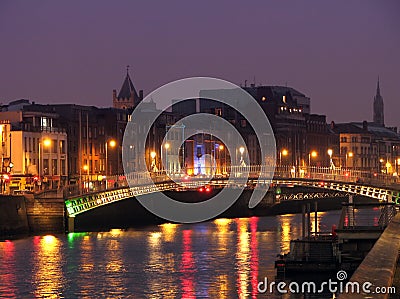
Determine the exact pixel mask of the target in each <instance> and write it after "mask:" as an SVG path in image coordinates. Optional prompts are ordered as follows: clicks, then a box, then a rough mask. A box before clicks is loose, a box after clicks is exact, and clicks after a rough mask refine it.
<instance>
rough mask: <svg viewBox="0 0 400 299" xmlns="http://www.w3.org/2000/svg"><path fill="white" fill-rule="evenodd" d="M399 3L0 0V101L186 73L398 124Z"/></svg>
mask: <svg viewBox="0 0 400 299" xmlns="http://www.w3.org/2000/svg"><path fill="white" fill-rule="evenodd" d="M399 28H400V1H398V0H393V1H329V2H328V1H318V0H316V1H292V2H289V1H197V2H195V1H140V2H139V1H68V2H63V3H60V2H58V1H1V2H0V49H1V50H0V51H1V55H0V102H2V103H8V102H9V101H11V100H15V99H20V98H26V99H31V100H34V101H36V102H38V103H80V104H84V105H97V106H102V107H107V106H111V105H112V90H113V89H119V88H120V87H121V84H122V81H123V79H124V76H125V73H126V65H127V64H129V65H130V66H131V68H130V70H131V75H132V79H133V81H134V84H135V86H136V89H137V90H139V89H144V93H145V94H147V93H149V92H150V91H152V90H153V89H155V88H157V87H159V86H161V85H163V84H165V83H167V82H170V81H173V80H176V79H179V78H184V77H188V76H211V77H218V78H222V79H225V80H228V81H231V82H233V83H236V84H238V85H239V84H244V81H245V80H248V84H250V83H252V82H253V80H254V77H255V82H256V84H264V85H265V84H268V85H285V84H287V85H288V86H291V87H294V88H295V89H297V90H299V91H301V92H303V93H305V94H306V95H307V96H309V97H311V109H312V112H313V113H321V114H326V115H327V116H328V121H331V120H335V121H336V122H343V121H362V120H372V102H373V97H374V94H375V90H376V81H377V77H378V75H379V76H380V78H381V93H382V95H383V98H384V103H385V117H386V119H385V120H386V121H385V122H386V125H390V126H400V119H399V117H398V115H399V114H400V57H399V56H400V30H399Z"/></svg>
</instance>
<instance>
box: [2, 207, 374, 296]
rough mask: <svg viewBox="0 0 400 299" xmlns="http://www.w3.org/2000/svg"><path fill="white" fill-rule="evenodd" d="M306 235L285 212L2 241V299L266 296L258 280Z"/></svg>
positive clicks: (324, 224) (325, 222) (328, 217)
mask: <svg viewBox="0 0 400 299" xmlns="http://www.w3.org/2000/svg"><path fill="white" fill-rule="evenodd" d="M333 215H334V217H332V214H331V212H328V213H319V214H318V219H317V224H316V225H317V226H318V227H319V228H320V229H322V230H323V229H324V228H330V226H331V225H332V224H333V223H335V224H336V223H337V220H338V218H339V215H340V212H337V213H336V214H333ZM371 221H372V219H371ZM300 232H301V215H284V216H274V217H261V218H257V217H252V218H249V219H218V220H214V221H210V222H205V223H199V224H192V225H186V224H179V225H176V224H163V225H159V226H156V225H154V226H149V227H145V228H140V229H132V230H129V231H124V230H111V231H110V232H103V233H79V234H68V235H67V236H64V235H59V236H57V237H54V236H44V237H33V238H27V239H23V240H18V241H12V242H0V261H1V262H0V298H2V297H5V298H13V297H14V298H34V297H40V298H43V297H47V298H59V297H64V298H160V299H161V298H170V299H172V298H252V299H254V298H264V295H265V294H264V295H260V296H258V294H257V285H258V282H259V281H261V280H263V279H264V277H268V279H269V280H273V279H274V276H275V269H274V260H275V258H276V255H277V253H280V252H281V248H288V246H289V242H290V239H295V238H298V237H300ZM285 246H287V247H285ZM27 253H28V254H27ZM27 272H28V273H32V274H31V279H26V273H27ZM269 298H294V297H292V296H291V295H286V296H283V297H280V296H275V297H274V296H273V295H270V296H269ZM296 298H297V297H296Z"/></svg>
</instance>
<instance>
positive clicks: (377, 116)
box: [374, 77, 385, 127]
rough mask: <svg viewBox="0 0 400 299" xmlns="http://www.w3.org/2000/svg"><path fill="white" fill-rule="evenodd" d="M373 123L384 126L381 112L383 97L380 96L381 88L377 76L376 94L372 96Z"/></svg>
mask: <svg viewBox="0 0 400 299" xmlns="http://www.w3.org/2000/svg"><path fill="white" fill-rule="evenodd" d="M374 123H376V124H377V125H380V126H382V127H383V126H385V120H384V112H383V98H382V96H381V90H380V88H379V77H378V85H377V87H376V95H375V97H374Z"/></svg>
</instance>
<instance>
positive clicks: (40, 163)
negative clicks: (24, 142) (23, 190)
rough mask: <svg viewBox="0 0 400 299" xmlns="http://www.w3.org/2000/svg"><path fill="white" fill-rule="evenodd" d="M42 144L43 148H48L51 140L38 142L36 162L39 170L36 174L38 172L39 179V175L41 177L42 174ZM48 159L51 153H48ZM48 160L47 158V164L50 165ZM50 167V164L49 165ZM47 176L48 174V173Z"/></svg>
mask: <svg viewBox="0 0 400 299" xmlns="http://www.w3.org/2000/svg"><path fill="white" fill-rule="evenodd" d="M42 143H43V146H45V147H49V146H50V145H51V140H50V139H48V138H46V139H44V140H43V141H42V142H39V159H38V160H39V161H38V164H39V169H38V172H39V178H40V177H41V175H42V173H43V161H42V160H43V157H42V156H43V154H42ZM49 157H50V158H51V152H50V156H49ZM50 158H49V163H50ZM49 165H50V164H49ZM49 174H50V172H49Z"/></svg>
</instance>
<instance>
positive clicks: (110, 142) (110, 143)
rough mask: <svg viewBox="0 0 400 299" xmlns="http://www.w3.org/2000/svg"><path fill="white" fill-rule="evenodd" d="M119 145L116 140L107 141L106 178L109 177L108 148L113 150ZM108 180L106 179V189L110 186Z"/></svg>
mask: <svg viewBox="0 0 400 299" xmlns="http://www.w3.org/2000/svg"><path fill="white" fill-rule="evenodd" d="M116 145H117V142H116V141H115V140H114V139H111V140H108V141H106V144H105V147H106V177H108V146H110V147H111V148H113V147H115V146H116ZM107 182H108V178H106V189H107V187H108V186H107V185H108V183H107Z"/></svg>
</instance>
